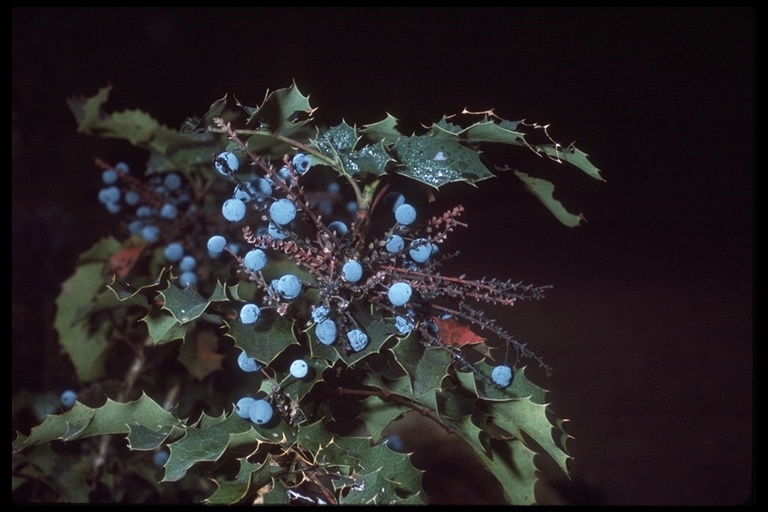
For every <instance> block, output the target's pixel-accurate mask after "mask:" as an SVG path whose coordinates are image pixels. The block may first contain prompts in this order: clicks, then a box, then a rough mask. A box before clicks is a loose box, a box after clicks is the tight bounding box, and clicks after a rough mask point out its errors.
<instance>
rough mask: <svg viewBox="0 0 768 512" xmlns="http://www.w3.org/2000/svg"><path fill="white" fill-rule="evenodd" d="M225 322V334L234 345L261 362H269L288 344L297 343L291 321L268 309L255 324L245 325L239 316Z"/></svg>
mask: <svg viewBox="0 0 768 512" xmlns="http://www.w3.org/2000/svg"><path fill="white" fill-rule="evenodd" d="M225 323H226V324H227V326H228V328H229V330H228V331H227V333H226V334H227V336H229V337H230V338H232V339H234V340H235V345H237V346H238V347H240V348H241V349H242V350H244V351H245V353H246V354H248V357H253V358H255V359H256V360H257V361H259V362H260V363H263V364H269V363H271V362H272V361H273V360H274V359H275V358H276V357H277V356H279V355H280V354H281V353H282V352H283V350H285V349H286V347H288V346H289V345H294V344H298V341H296V335H295V334H294V332H293V321H292V320H290V319H288V318H286V317H283V316H277V315H273V314H271V312H268V311H265V312H262V314H261V317H260V318H259V320H258V321H257V322H256V324H250V325H246V324H244V323H243V322H241V321H240V318H239V317H238V318H235V319H234V320H232V321H230V322H225Z"/></svg>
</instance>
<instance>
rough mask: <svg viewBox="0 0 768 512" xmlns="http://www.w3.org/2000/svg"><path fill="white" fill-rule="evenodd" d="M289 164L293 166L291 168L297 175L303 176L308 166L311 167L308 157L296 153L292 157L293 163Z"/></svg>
mask: <svg viewBox="0 0 768 512" xmlns="http://www.w3.org/2000/svg"><path fill="white" fill-rule="evenodd" d="M291 163H292V164H293V168H294V169H296V172H297V173H299V174H304V173H305V172H307V171H308V170H309V167H310V165H312V163H311V162H310V160H309V157H308V156H307V155H305V154H304V153H296V156H294V157H293V161H292V162H291Z"/></svg>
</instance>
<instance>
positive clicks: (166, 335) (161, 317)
mask: <svg viewBox="0 0 768 512" xmlns="http://www.w3.org/2000/svg"><path fill="white" fill-rule="evenodd" d="M141 321H142V322H144V323H145V324H147V329H148V330H149V337H150V339H151V340H152V342H153V343H154V344H155V345H162V344H165V343H169V342H171V341H175V340H179V339H184V337H185V336H186V335H187V330H188V329H189V328H190V327H192V326H194V325H195V323H194V322H187V323H185V324H182V323H179V321H178V320H176V318H175V317H174V316H173V315H172V314H170V313H167V312H164V311H162V310H159V309H151V310H150V311H149V313H147V316H145V317H144V318H142V319H141Z"/></svg>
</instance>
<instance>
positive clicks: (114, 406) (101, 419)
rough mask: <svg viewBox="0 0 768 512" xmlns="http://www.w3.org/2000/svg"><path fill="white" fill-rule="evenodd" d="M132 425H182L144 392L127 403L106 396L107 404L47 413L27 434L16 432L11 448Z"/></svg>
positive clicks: (111, 431)
mask: <svg viewBox="0 0 768 512" xmlns="http://www.w3.org/2000/svg"><path fill="white" fill-rule="evenodd" d="M135 425H141V426H144V427H146V428H148V429H150V430H153V431H158V430H159V429H170V428H172V427H177V426H178V427H181V426H183V424H182V422H181V421H180V420H178V419H176V418H175V417H174V416H173V415H172V414H171V413H169V412H168V411H166V410H164V409H163V408H162V407H161V406H160V405H158V404H157V402H155V401H154V400H152V399H151V398H149V397H148V396H147V395H145V394H143V395H142V396H141V398H139V399H138V400H135V401H133V402H128V403H119V402H115V401H113V400H111V399H107V403H106V404H104V405H103V406H101V407H99V408H96V409H92V408H90V407H87V406H86V405H83V404H82V403H81V402H76V403H75V405H74V407H72V409H70V410H69V411H67V412H65V413H63V414H58V415H49V416H48V417H47V418H46V419H45V420H44V421H43V423H41V424H40V425H38V426H37V427H35V428H33V429H32V431H31V432H30V435H29V436H28V437H25V436H22V435H19V436H17V438H16V439H15V440H14V442H13V450H14V451H19V450H23V449H24V448H28V447H30V446H35V445H38V444H40V443H48V442H51V441H55V440H68V441H72V440H75V439H82V438H85V437H91V436H99V435H106V434H128V433H129V432H130V429H131V428H133V426H135Z"/></svg>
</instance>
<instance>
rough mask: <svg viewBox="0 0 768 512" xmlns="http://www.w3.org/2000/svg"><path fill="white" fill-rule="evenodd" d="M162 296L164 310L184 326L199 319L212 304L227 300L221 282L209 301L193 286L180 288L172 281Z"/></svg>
mask: <svg viewBox="0 0 768 512" xmlns="http://www.w3.org/2000/svg"><path fill="white" fill-rule="evenodd" d="M160 295H161V296H162V297H163V309H166V310H168V311H170V312H171V314H172V315H173V317H174V318H175V319H176V320H177V321H178V322H179V323H182V324H184V323H187V322H191V321H192V320H195V319H197V318H199V317H200V316H201V315H202V314H203V313H204V312H205V310H206V308H207V307H208V306H209V305H210V304H211V303H212V302H222V301H226V300H227V295H226V292H225V291H224V287H223V286H222V284H221V283H220V282H217V283H216V289H215V290H214V291H213V293H212V294H211V296H210V297H209V298H207V299H205V298H203V296H202V295H200V293H198V291H197V290H196V289H195V288H193V287H191V286H187V287H186V288H179V287H178V286H176V285H174V284H171V282H170V281H168V287H167V288H165V289H164V290H161V291H160Z"/></svg>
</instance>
